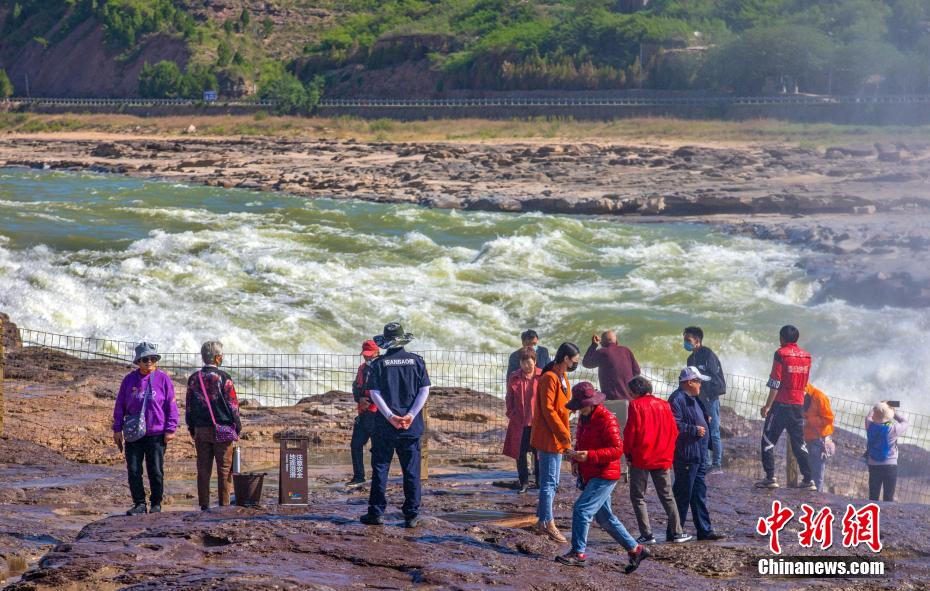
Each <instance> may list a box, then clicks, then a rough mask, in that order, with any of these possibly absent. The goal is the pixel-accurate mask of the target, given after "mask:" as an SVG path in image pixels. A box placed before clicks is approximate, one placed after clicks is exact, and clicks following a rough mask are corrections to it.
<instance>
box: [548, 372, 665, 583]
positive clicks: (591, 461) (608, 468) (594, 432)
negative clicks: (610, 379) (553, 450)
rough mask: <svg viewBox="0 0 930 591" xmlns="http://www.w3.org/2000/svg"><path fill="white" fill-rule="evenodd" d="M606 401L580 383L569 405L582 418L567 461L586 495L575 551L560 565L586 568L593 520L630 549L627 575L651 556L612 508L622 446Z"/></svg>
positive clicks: (576, 522)
mask: <svg viewBox="0 0 930 591" xmlns="http://www.w3.org/2000/svg"><path fill="white" fill-rule="evenodd" d="M606 398H607V397H606V396H605V395H604V394H603V393H601V392H598V391H597V390H595V389H594V386H593V385H591V383H590V382H581V383H579V384H576V385H575V387H574V388H572V399H571V400H569V401H568V404H566V405H565V407H566V408H567V409H569V410H572V411H576V410H577V411H578V412H579V414H580V415H581V416H580V418H579V420H578V430H577V433H576V442H575V451H573V452H570V453H568V454H567V455H568V456H569V459H570V460H571V462H572V468H573V470H572V471H573V472H574V471H575V469H576V468H577V472H578V477H579V480H580V481H581V484H582V485H583V486H584V489H583V491H582V493H581V496H580V497H578V500H577V501H575V507H574V510H573V511H572V549H571V551H569V553H568V554H566V555H564V556H559V557H558V558H556V560H557V561H559V562H561V563H562V564H567V565H569V566H584V565H585V564H586V559H587V557H586V556H585V553H584V551H585V547H586V546H587V543H588V528H589V527H590V525H591V519H592V518H593V519H594V520H596V521H597V523H598V525H600V526H601V527H602V528H604V530H605V531H606V532H607V533H608V534H610V537H612V538H613V539H615V540H617V542H619V543H620V545H621V546H623V547H624V548H626V551H627V554H628V555H629V557H630V564H629V566H627V567H626V573H627V574H629V573H631V572H633V571H634V570H636V568H637V567H638V566H639V563H640V562H642V561H643V560H645V559H647V558H649V556H650V552H649V550H648V549H646V547H645V546H642V545H640V544H637V543H636V540H635V539H633V536H631V535H630V533H629V532H628V531H627V530H626V528H625V527H623V524H622V523H620V520H619V519H617V516H616V515H614V513H613V510H612V509H611V506H610V501H611V494H612V493H613V491H614V487H615V486H617V481H618V480H620V456H621V454H622V453H623V441H622V440H621V438H620V425H619V424H618V423H617V419H616V417H614V415H613V413H612V412H610V411H609V410H607V408H605V407H604V406H602V403H603V402H604V400H605V399H606Z"/></svg>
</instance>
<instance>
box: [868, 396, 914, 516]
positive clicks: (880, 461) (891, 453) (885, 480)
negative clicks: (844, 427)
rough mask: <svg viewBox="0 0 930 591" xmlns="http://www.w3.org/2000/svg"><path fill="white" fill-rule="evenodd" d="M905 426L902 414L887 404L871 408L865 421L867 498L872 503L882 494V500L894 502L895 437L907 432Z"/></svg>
mask: <svg viewBox="0 0 930 591" xmlns="http://www.w3.org/2000/svg"><path fill="white" fill-rule="evenodd" d="M907 426H908V422H907V419H906V418H904V415H902V414H901V413H899V412H898V411H897V410H895V409H894V408H892V407H891V406H890V405H889V404H888V402H887V401H882V402H879V403H878V404H876V405H875V406H874V407H872V412H871V413H870V414H869V416H867V417H866V419H865V431H866V438H867V441H868V452H867V456H868V458H867V459H868V464H869V499H871V500H873V501H877V500H878V497H879V493H881V492H884V494H883V500H884V501H887V502H892V501H894V489H895V484H896V483H897V481H898V437H899V436H901V435H903V434H904V432H905V431H907Z"/></svg>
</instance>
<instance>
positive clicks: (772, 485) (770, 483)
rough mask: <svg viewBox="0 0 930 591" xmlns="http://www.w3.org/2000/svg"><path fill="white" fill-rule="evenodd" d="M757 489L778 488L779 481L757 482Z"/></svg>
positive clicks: (768, 479) (769, 479) (765, 480)
mask: <svg viewBox="0 0 930 591" xmlns="http://www.w3.org/2000/svg"><path fill="white" fill-rule="evenodd" d="M756 488H778V481H777V480H775V479H774V478H766V479H764V480H760V481H759V482H757V483H756Z"/></svg>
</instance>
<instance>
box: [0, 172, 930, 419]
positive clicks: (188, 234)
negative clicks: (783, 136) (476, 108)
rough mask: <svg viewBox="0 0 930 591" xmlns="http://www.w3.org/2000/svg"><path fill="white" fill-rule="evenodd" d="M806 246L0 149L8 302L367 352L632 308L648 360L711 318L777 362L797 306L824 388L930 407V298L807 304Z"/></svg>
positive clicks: (664, 358) (184, 338) (140, 332)
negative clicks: (869, 304) (377, 199)
mask: <svg viewBox="0 0 930 591" xmlns="http://www.w3.org/2000/svg"><path fill="white" fill-rule="evenodd" d="M803 254H804V253H802V252H800V251H798V250H797V249H792V248H789V247H787V246H786V245H783V244H779V243H776V242H762V241H757V240H752V239H749V238H743V237H732V236H728V235H725V234H721V233H718V232H715V231H714V230H712V229H711V228H710V227H708V226H705V225H698V224H629V223H622V222H620V221H617V220H607V219H595V218H584V217H569V216H558V215H550V214H520V215H516V214H503V213H483V212H458V211H448V210H429V209H424V208H420V207H415V206H408V205H382V204H372V203H362V202H354V201H343V200H312V201H311V200H307V199H304V198H298V197H292V196H287V195H278V194H259V193H253V192H246V191H236V190H224V189H216V188H209V187H199V186H186V185H177V184H170V183H165V182H157V181H145V180H140V179H131V178H125V177H118V176H104V175H93V174H83V173H82V174H69V173H51V172H42V171H33V170H30V171H25V170H12V169H7V170H0V310H2V311H5V312H7V313H9V314H10V315H11V317H12V318H13V320H14V321H15V322H17V323H18V324H19V325H20V326H23V327H27V328H33V329H38V330H48V331H53V332H61V333H65V334H74V335H81V336H99V337H109V338H116V339H125V340H137V339H140V338H146V339H149V340H153V341H155V342H158V343H159V344H160V348H161V350H163V351H184V352H190V351H197V350H199V347H200V343H201V342H202V341H204V340H206V339H213V338H218V339H220V340H222V341H223V342H224V343H225V344H226V348H227V350H229V351H232V352H308V353H309V352H351V353H355V352H357V350H358V347H359V344H360V342H361V341H362V340H363V339H365V338H369V337H370V336H371V335H373V334H375V333H377V332H380V329H381V327H382V325H383V324H384V323H385V322H387V321H390V320H400V321H401V322H403V324H404V326H405V328H406V329H407V330H409V331H411V332H413V333H415V334H416V335H417V337H418V339H417V341H416V347H415V348H416V349H421V350H422V349H427V348H442V349H455V350H464V351H491V352H509V351H511V350H513V349H515V348H516V347H517V346H518V345H519V342H518V341H519V337H518V335H519V333H520V332H521V331H522V330H523V329H525V328H527V327H532V328H535V329H536V330H537V331H539V333H540V335H541V336H542V342H543V344H545V345H547V346H549V347H550V348H554V347H556V346H557V345H558V344H559V343H560V342H562V341H564V340H572V341H574V342H576V343H577V344H578V345H579V346H581V347H582V348H584V347H586V346H587V344H588V342H589V341H590V337H591V334H592V332H593V331H600V330H602V329H605V328H614V329H617V330H619V332H620V339H621V342H623V343H624V344H627V345H628V346H630V347H631V348H632V349H633V350H634V352H635V353H636V354H637V358H638V359H639V360H640V362H641V363H642V364H644V365H653V366H668V367H675V366H679V365H681V364H683V363H684V360H685V358H686V357H687V353H686V352H685V351H684V350H683V349H682V345H681V336H680V335H681V330H682V328H683V327H685V326H687V325H689V324H698V325H700V326H702V327H703V328H704V331H705V334H706V338H705V343H706V344H707V345H709V346H710V347H711V348H713V349H714V350H715V351H716V352H717V353H718V355H719V356H720V357H721V360H722V363H723V365H724V369H725V370H726V371H727V372H731V373H738V374H745V375H753V376H757V377H765V376H766V375H767V372H768V369H769V366H770V364H771V358H772V353H773V352H774V350H775V348H776V347H777V341H778V338H777V335H778V329H779V328H780V327H781V326H782V325H783V324H786V323H792V324H795V325H797V326H798V327H799V328H800V330H801V335H802V337H801V338H802V341H801V344H802V346H804V347H805V348H807V349H809V350H810V351H811V352H812V353H813V354H814V358H815V364H814V372H813V374H812V381H813V382H814V383H815V384H816V385H818V386H819V387H822V388H824V389H825V390H827V392H828V393H829V394H832V395H835V396H838V397H843V398H852V399H858V400H862V401H866V402H872V401H874V400H878V399H885V398H894V399H901V400H902V401H903V404H902V406H904V407H905V409H912V410H915V411H921V412H928V411H930V402H928V400H927V397H926V396H919V395H918V392H921V391H922V390H923V388H924V385H925V384H927V383H928V381H930V342H928V340H930V339H928V336H927V335H928V334H930V311H928V310H926V309H924V310H905V309H891V308H889V309H883V310H866V309H862V308H858V307H854V306H850V305H848V304H846V303H844V302H841V301H834V302H829V303H825V304H820V305H816V306H813V305H808V303H807V302H808V301H810V300H811V298H812V296H813V295H814V293H815V291H816V289H817V285H816V284H815V283H814V282H812V281H811V280H810V279H809V278H808V277H807V275H806V274H805V272H804V271H803V269H801V268H800V267H799V266H798V262H799V260H800V259H801V257H802V256H803Z"/></svg>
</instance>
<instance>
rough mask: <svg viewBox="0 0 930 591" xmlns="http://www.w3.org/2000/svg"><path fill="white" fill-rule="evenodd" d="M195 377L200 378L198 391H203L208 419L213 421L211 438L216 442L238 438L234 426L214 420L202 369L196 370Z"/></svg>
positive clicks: (226, 441)
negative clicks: (208, 412) (208, 414)
mask: <svg viewBox="0 0 930 591" xmlns="http://www.w3.org/2000/svg"><path fill="white" fill-rule="evenodd" d="M197 378H198V379H199V380H200V391H201V392H203V397H204V400H206V401H207V410H209V411H210V420H211V421H213V428H214V430H215V431H216V433H215V434H214V435H213V440H214V441H216V442H217V443H229V442H230V441H237V440H238V439H239V434H238V433H236V427H235V426H233V425H219V424H217V422H216V417H215V416H214V415H213V406H212V405H211V404H210V394H209V393H207V387H206V386H205V385H204V383H203V370H201V371H199V372H197Z"/></svg>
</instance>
